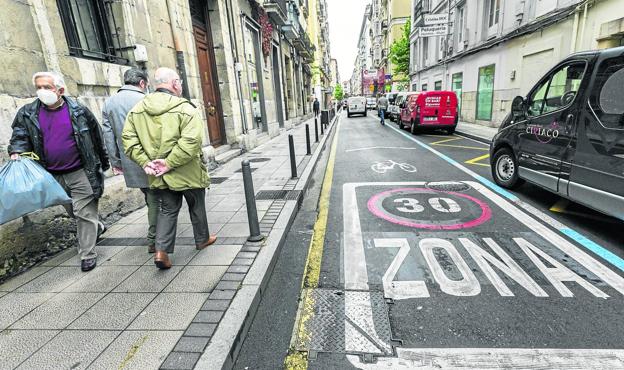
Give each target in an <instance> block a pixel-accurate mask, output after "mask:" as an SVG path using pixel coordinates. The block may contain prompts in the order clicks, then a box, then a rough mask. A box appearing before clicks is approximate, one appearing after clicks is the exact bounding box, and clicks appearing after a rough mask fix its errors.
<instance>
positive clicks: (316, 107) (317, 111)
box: [312, 98, 321, 117]
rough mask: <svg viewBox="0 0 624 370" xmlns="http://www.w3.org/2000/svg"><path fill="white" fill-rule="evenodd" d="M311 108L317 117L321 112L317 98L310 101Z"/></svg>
mask: <svg viewBox="0 0 624 370" xmlns="http://www.w3.org/2000/svg"><path fill="white" fill-rule="evenodd" d="M312 110H313V111H314V117H318V115H319V114H320V113H321V103H320V102H319V101H318V99H317V98H314V103H312Z"/></svg>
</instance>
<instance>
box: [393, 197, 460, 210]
mask: <svg viewBox="0 0 624 370" xmlns="http://www.w3.org/2000/svg"><path fill="white" fill-rule="evenodd" d="M428 202H429V205H430V206H431V207H432V208H433V209H435V210H436V211H438V212H441V213H458V212H461V207H460V206H459V204H457V202H456V201H454V200H453V199H450V198H429V200H428ZM442 202H444V203H445V204H446V205H447V207H448V208H444V207H443V206H442ZM394 203H398V204H401V205H402V206H400V207H397V210H398V211H400V212H404V213H420V212H422V211H424V210H425V207H423V206H422V205H420V202H419V201H418V199H414V198H398V199H395V200H394Z"/></svg>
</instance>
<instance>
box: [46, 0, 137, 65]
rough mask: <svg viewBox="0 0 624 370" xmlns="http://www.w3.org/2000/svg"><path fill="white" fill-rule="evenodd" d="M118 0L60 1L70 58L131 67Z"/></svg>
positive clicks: (58, 3) (59, 6)
mask: <svg viewBox="0 0 624 370" xmlns="http://www.w3.org/2000/svg"><path fill="white" fill-rule="evenodd" d="M115 3H119V2H117V1H115V0H57V5H58V9H59V13H60V15H61V20H62V23H63V29H64V30H65V37H66V38H67V44H68V45H69V53H70V55H74V56H77V57H84V58H92V59H100V60H106V61H108V62H112V63H119V64H128V59H127V58H124V57H123V51H124V50H126V49H129V48H126V47H123V46H122V44H121V40H120V37H119V31H120V27H119V25H118V20H117V19H116V18H115V11H114V10H115V9H113V5H114V4H115Z"/></svg>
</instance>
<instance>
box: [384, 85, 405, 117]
mask: <svg viewBox="0 0 624 370" xmlns="http://www.w3.org/2000/svg"><path fill="white" fill-rule="evenodd" d="M408 94H409V92H407V91H401V92H398V93H396V96H395V97H394V101H393V102H389V103H390V104H389V105H388V116H389V117H390V120H391V121H393V122H399V117H401V108H399V105H401V103H402V102H403V101H404V100H405V98H406V97H407V95H408Z"/></svg>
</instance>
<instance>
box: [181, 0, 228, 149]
mask: <svg viewBox="0 0 624 370" xmlns="http://www.w3.org/2000/svg"><path fill="white" fill-rule="evenodd" d="M190 10H191V18H192V20H193V36H194V38H195V46H196V49H197V63H198V66H199V77H200V85H201V89H202V95H203V98H204V107H205V110H206V121H207V124H208V135H209V136H210V145H212V146H214V147H218V146H220V145H222V144H225V126H224V124H223V109H222V106H221V96H220V93H219V80H218V78H217V74H216V71H217V66H216V63H215V56H214V46H213V42H212V32H211V29H210V22H209V21H208V9H207V4H206V3H205V2H203V1H199V0H191V1H190Z"/></svg>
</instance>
